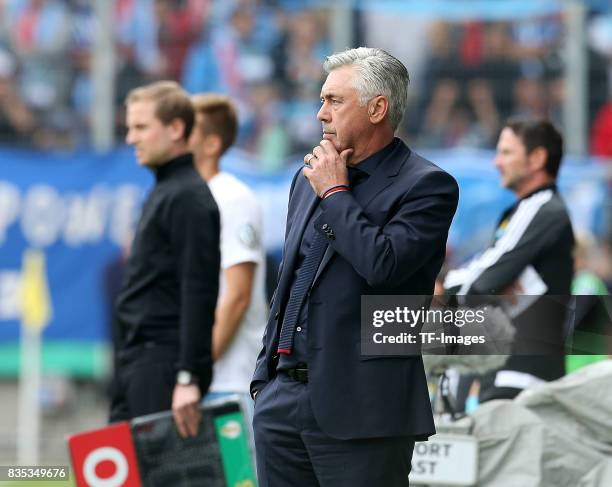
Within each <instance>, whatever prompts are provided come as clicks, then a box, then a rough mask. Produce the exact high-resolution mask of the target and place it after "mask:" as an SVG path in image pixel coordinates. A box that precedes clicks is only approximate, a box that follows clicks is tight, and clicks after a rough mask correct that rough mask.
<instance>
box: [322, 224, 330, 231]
mask: <svg viewBox="0 0 612 487" xmlns="http://www.w3.org/2000/svg"><path fill="white" fill-rule="evenodd" d="M328 228H329V225H328V224H327V223H324V224H323V226H322V227H321V230H327V229H328Z"/></svg>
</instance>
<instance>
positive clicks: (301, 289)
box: [278, 231, 327, 355]
mask: <svg viewBox="0 0 612 487" xmlns="http://www.w3.org/2000/svg"><path fill="white" fill-rule="evenodd" d="M326 248H327V238H326V237H325V235H323V234H322V233H320V232H318V231H315V232H314V237H313V239H312V243H311V244H310V248H309V249H308V254H307V255H306V256H305V257H304V261H303V262H302V266H301V267H300V270H299V271H298V275H297V278H296V280H295V283H294V285H293V287H292V288H291V295H290V296H289V301H288V302H287V307H286V308H285V318H284V320H283V326H282V327H281V332H280V338H279V341H278V353H285V354H287V355H291V352H292V351H293V336H294V335H295V326H296V325H297V320H298V317H299V315H300V309H301V308H302V305H303V304H304V299H305V298H306V294H307V293H308V289H310V286H311V285H312V281H313V280H314V276H315V274H316V273H317V269H318V267H319V264H320V263H321V259H323V254H324V253H325V249H326Z"/></svg>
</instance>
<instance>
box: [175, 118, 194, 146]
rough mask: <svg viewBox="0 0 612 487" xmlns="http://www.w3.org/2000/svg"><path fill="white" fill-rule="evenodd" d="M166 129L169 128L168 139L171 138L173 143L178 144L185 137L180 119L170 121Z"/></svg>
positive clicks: (183, 124) (183, 125)
mask: <svg viewBox="0 0 612 487" xmlns="http://www.w3.org/2000/svg"><path fill="white" fill-rule="evenodd" d="M168 127H169V128H170V137H171V138H172V141H173V142H179V141H180V140H181V139H182V138H183V136H184V135H185V122H183V121H182V120H181V119H180V118H174V119H172V121H171V122H170V123H169V124H168ZM194 129H195V127H194Z"/></svg>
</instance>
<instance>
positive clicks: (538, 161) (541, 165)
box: [529, 147, 548, 171]
mask: <svg viewBox="0 0 612 487" xmlns="http://www.w3.org/2000/svg"><path fill="white" fill-rule="evenodd" d="M547 160H548V151H547V150H546V149H545V148H544V147H536V148H535V149H533V150H532V151H531V153H530V154H529V163H530V164H531V166H532V167H533V168H534V169H536V170H542V171H545V170H546V161H547Z"/></svg>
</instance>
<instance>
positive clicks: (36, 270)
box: [21, 249, 53, 331]
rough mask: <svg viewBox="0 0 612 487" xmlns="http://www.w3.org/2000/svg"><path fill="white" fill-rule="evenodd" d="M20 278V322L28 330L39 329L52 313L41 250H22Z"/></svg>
mask: <svg viewBox="0 0 612 487" xmlns="http://www.w3.org/2000/svg"><path fill="white" fill-rule="evenodd" d="M21 279H22V281H21V282H22V284H21V285H22V308H21V322H22V324H23V326H24V327H25V328H27V329H29V330H32V331H41V330H42V329H43V328H44V327H45V326H47V324H48V323H49V321H51V317H52V314H53V310H52V306H51V298H50V295H49V285H48V282H47V273H46V266H45V254H44V253H43V252H42V251H40V250H34V249H28V250H26V251H25V252H24V254H23V264H22V269H21Z"/></svg>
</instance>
